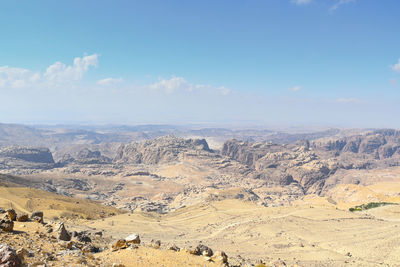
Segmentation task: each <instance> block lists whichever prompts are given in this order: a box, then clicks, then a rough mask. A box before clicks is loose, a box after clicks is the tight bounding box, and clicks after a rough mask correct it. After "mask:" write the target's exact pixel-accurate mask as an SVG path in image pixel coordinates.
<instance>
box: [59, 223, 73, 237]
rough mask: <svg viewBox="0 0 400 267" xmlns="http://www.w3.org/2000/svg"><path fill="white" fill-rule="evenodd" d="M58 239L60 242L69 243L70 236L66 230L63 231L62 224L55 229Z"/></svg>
mask: <svg viewBox="0 0 400 267" xmlns="http://www.w3.org/2000/svg"><path fill="white" fill-rule="evenodd" d="M57 235H58V239H59V240H62V241H70V240H71V235H70V234H69V233H68V231H67V229H65V226H64V223H60V224H59V226H58V229H57Z"/></svg>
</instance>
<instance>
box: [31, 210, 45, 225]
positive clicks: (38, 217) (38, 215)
mask: <svg viewBox="0 0 400 267" xmlns="http://www.w3.org/2000/svg"><path fill="white" fill-rule="evenodd" d="M31 219H32V221H36V222H38V223H43V211H35V212H33V213H32V215H31Z"/></svg>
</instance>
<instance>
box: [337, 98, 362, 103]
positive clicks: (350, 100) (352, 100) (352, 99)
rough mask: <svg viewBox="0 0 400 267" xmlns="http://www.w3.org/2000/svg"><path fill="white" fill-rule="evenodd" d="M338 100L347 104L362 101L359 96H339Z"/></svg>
mask: <svg viewBox="0 0 400 267" xmlns="http://www.w3.org/2000/svg"><path fill="white" fill-rule="evenodd" d="M337 102H339V103H345V104H356V103H360V100H359V99H357V98H339V99H337Z"/></svg>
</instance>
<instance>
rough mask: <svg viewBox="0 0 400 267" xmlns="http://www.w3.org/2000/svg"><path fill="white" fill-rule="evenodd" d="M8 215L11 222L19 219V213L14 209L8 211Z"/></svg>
mask: <svg viewBox="0 0 400 267" xmlns="http://www.w3.org/2000/svg"><path fill="white" fill-rule="evenodd" d="M7 215H8V217H9V218H10V220H11V221H15V220H16V219H17V213H16V212H15V210H14V209H9V210H7Z"/></svg>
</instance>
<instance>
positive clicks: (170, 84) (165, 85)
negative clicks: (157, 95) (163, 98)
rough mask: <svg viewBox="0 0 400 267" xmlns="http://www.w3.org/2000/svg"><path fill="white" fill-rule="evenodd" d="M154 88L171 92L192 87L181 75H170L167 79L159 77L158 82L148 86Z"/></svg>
mask: <svg viewBox="0 0 400 267" xmlns="http://www.w3.org/2000/svg"><path fill="white" fill-rule="evenodd" d="M149 87H150V88H151V89H154V90H161V91H164V92H166V93H167V94H172V93H174V92H177V91H192V90H193V87H192V85H191V84H189V83H188V82H187V81H186V80H185V79H184V78H182V77H172V78H171V79H169V80H165V79H161V80H160V81H159V82H157V83H154V84H151V85H150V86H149Z"/></svg>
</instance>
